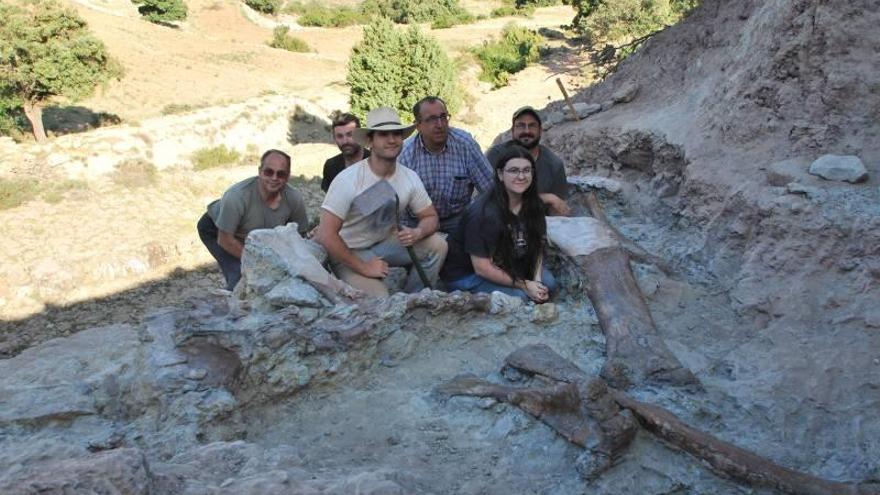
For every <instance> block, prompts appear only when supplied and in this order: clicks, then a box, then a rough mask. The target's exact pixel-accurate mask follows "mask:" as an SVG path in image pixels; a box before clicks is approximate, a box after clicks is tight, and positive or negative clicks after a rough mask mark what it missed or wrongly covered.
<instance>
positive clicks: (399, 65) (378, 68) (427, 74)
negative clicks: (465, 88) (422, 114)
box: [346, 18, 462, 120]
mask: <svg viewBox="0 0 880 495" xmlns="http://www.w3.org/2000/svg"><path fill="white" fill-rule="evenodd" d="M346 80H347V82H348V85H349V86H350V88H351V99H350V104H351V110H352V112H353V113H354V114H355V115H358V116H360V117H362V118H363V117H364V116H365V115H366V114H367V112H369V111H370V110H372V109H373V108H376V107H379V106H389V107H391V108H394V109H396V110H397V111H398V113H400V115H401V118H403V119H404V120H412V106H413V105H414V104H415V103H416V102H417V101H418V100H419V99H421V98H422V97H424V96H429V95H434V96H440V97H441V98H443V99H444V100H445V101H446V103H447V106H448V108H449V111H450V112H454V111H455V110H457V109H458V108H459V106H460V105H461V100H462V97H461V88H460V86H459V85H458V76H457V73H456V69H455V65H454V64H453V63H452V61H451V60H450V59H449V57H448V56H447V55H446V53H445V52H444V51H443V48H441V47H440V45H439V44H438V43H437V41H436V40H434V39H433V38H431V37H429V36H426V35H425V34H423V33H422V32H421V30H420V29H419V28H418V27H417V26H411V27H410V28H409V29H407V30H406V31H397V30H396V29H395V28H394V25H393V24H392V22H391V21H389V20H388V19H385V18H375V19H374V20H373V21H372V22H371V23H370V24H369V25H367V26H365V27H364V37H363V39H362V40H361V42H360V43H358V44H357V45H355V46H354V48H352V54H351V58H350V59H349V61H348V76H347V78H346Z"/></svg>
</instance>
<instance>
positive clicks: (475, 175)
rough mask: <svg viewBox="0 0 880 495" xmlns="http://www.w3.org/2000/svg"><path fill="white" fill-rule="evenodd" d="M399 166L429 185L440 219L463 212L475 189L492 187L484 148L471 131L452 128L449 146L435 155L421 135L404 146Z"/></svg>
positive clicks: (490, 171)
mask: <svg viewBox="0 0 880 495" xmlns="http://www.w3.org/2000/svg"><path fill="white" fill-rule="evenodd" d="M397 163H399V164H401V165H404V166H405V167H408V168H411V169H412V170H414V171H415V172H416V174H418V176H419V178H421V179H422V182H423V183H424V184H425V189H426V190H427V191H428V196H430V197H431V201H432V202H433V203H434V206H435V207H436V208H437V214H438V215H439V216H440V219H441V220H442V219H445V218H449V217H452V216H455V215H458V214H459V213H461V212H462V211H463V210H464V209H465V208H466V207H467V205H468V204H469V203H470V201H471V196H472V195H473V193H474V188H475V187H476V189H477V190H478V191H480V192H484V191H487V190H488V189H489V188H490V187H492V183H493V181H492V168H491V167H490V166H489V162H488V161H487V160H486V157H485V156H484V155H483V152H482V151H481V150H480V145H479V144H477V142H476V141H475V140H474V138H473V137H472V136H471V135H470V134H468V133H467V132H465V131H463V130H461V129H456V128H454V127H450V128H449V137H448V138H447V139H446V147H445V148H443V151H441V152H440V153H436V154H434V153H431V152H430V151H428V148H426V147H425V144H424V143H423V142H422V138H421V137H420V136H418V135H415V136H412V137H410V138H408V139H407V140H406V141H404V143H403V151H401V153H400V156H399V157H397Z"/></svg>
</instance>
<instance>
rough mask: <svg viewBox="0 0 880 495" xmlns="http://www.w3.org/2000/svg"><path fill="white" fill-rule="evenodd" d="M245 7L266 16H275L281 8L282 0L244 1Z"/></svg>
mask: <svg viewBox="0 0 880 495" xmlns="http://www.w3.org/2000/svg"><path fill="white" fill-rule="evenodd" d="M244 3H245V5H247V6H248V7H250V8H252V9H254V10H256V11H257V12H262V13H264V14H274V13H276V12H278V9H279V8H280V7H281V0H244Z"/></svg>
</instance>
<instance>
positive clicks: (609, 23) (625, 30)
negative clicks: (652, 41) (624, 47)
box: [571, 0, 699, 43]
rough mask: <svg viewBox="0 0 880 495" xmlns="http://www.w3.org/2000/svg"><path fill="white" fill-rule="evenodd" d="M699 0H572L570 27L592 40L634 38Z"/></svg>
mask: <svg viewBox="0 0 880 495" xmlns="http://www.w3.org/2000/svg"><path fill="white" fill-rule="evenodd" d="M698 4H699V0H614V1H613V2H611V1H607V0H571V5H572V6H573V7H574V8H575V10H576V12H577V13H576V15H575V18H574V20H573V21H572V27H573V28H574V29H576V30H577V31H579V32H581V33H583V34H585V35H587V36H588V37H589V39H590V40H591V41H592V42H594V43H595V42H597V41H598V40H609V41H618V40H625V39H633V38H639V37H642V36H645V35H647V34H650V33H653V32H655V31H658V30H660V29H663V28H664V27H665V26H668V25H671V24H675V23H676V22H678V21H679V20H680V19H681V18H682V17H684V16H686V15H687V14H688V13H689V12H690V11H691V10H693V9H694V8H695V7H696V6H697V5H698Z"/></svg>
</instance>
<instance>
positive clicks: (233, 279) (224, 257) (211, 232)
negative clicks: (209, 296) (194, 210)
mask: <svg viewBox="0 0 880 495" xmlns="http://www.w3.org/2000/svg"><path fill="white" fill-rule="evenodd" d="M196 228H197V229H198V230H199V239H201V240H202V244H204V245H205V247H206V248H208V252H209V253H211V256H213V257H214V259H215V260H217V264H218V265H220V270H221V271H222V272H223V278H225V279H226V288H227V289H229V290H232V289H234V288H235V284H237V283H238V281H239V279H241V260H240V259H238V258H236V257H235V256H233V255H231V254H229V253H227V252H226V250H225V249H223V248H222V247H220V244H217V234H218V233H219V230H218V229H217V225H216V224H215V223H214V220H212V219H211V217H210V216H208V214H207V213H205V214H204V215H202V218H200V219H199V223H198V225H197V227H196Z"/></svg>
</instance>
